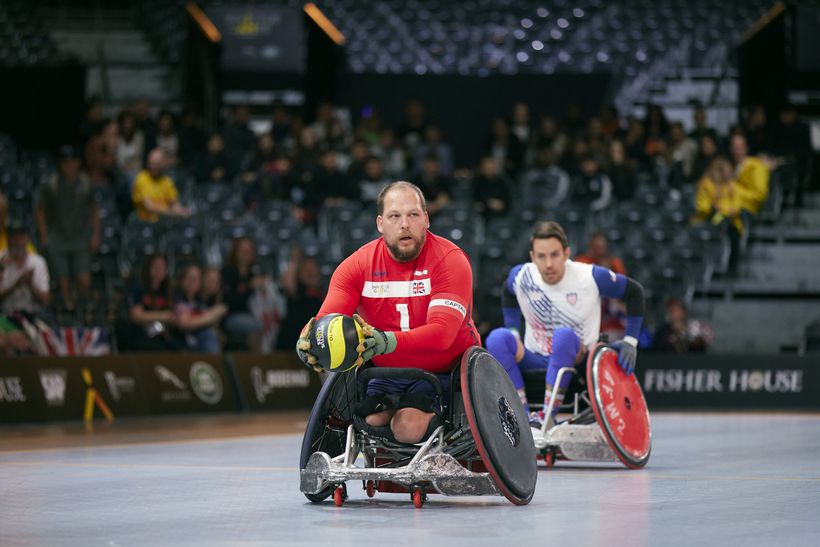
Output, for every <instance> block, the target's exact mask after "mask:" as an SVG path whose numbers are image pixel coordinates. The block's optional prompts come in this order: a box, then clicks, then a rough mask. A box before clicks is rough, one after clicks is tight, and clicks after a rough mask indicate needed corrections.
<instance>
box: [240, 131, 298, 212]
mask: <svg viewBox="0 0 820 547" xmlns="http://www.w3.org/2000/svg"><path fill="white" fill-rule="evenodd" d="M279 157H280V154H278V153H277V151H276V148H275V145H274V142H273V135H271V134H270V133H263V134H262V135H260V136H259V139H258V142H257V145H256V150H254V151H253V152H250V153H248V154H247V155H246V157H245V160H244V161H243V162H242V168H241V171H242V182H243V183H244V184H245V196H244V197H245V204H246V205H247V206H248V207H249V208H253V207H255V206H257V205H258V204H259V203H261V202H264V201H270V200H283V199H287V198H288V197H289V196H288V194H289V192H290V184H291V182H290V181H288V180H286V178H285V177H283V176H282V175H281V174H280V173H279V166H280V163H279V162H278V160H279Z"/></svg>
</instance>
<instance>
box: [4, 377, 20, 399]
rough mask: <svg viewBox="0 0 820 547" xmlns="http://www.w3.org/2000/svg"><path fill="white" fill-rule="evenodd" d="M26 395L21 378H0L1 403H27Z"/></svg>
mask: <svg viewBox="0 0 820 547" xmlns="http://www.w3.org/2000/svg"><path fill="white" fill-rule="evenodd" d="M25 402H26V394H25V393H24V391H23V382H22V380H21V379H20V377H19V376H0V403H25Z"/></svg>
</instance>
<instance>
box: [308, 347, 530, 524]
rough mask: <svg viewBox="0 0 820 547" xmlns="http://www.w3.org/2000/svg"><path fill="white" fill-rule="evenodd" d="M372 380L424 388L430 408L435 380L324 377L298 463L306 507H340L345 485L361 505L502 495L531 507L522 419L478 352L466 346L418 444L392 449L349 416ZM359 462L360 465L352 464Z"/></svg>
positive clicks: (408, 374) (386, 374)
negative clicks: (386, 498)
mask: <svg viewBox="0 0 820 547" xmlns="http://www.w3.org/2000/svg"><path fill="white" fill-rule="evenodd" d="M374 378H403V379H416V380H425V381H428V382H430V384H432V385H433V387H434V388H435V390H436V393H437V395H438V400H439V401H444V400H445V399H443V398H442V395H443V394H444V389H443V388H442V382H441V381H439V379H438V377H436V376H435V375H434V374H431V373H429V372H426V371H423V370H420V369H414V368H386V367H372V366H371V367H366V368H362V369H359V370H357V371H355V372H354V371H351V372H346V373H344V372H341V373H332V374H330V376H329V377H328V379H327V380H326V381H325V384H324V386H323V387H322V390H321V391H320V393H319V396H318V398H317V399H316V403H315V404H314V405H313V410H312V412H311V415H310V419H309V420H308V425H307V429H306V431H305V436H304V439H303V441H302V451H301V455H300V461H299V468H300V490H301V491H302V493H304V495H305V497H307V499H309V500H310V501H312V502H321V501H323V500H325V499H327V498H328V497H330V496H332V497H333V501H334V503H335V504H336V505H337V506H341V505H342V504H343V503H344V501H345V500H346V499H347V487H346V481H349V480H361V481H362V483H363V488H364V490H365V492H366V493H367V496H368V497H373V496H374V495H375V493H376V492H377V491H378V492H398V493H410V495H411V499H412V500H413V504H414V505H415V506H416V507H417V508H420V507H421V506H422V505H423V503H424V502H425V500H426V499H427V494H432V493H440V494H445V495H448V496H458V495H503V496H505V497H506V498H507V499H508V500H510V501H511V502H512V503H514V504H516V505H524V504H527V503H529V502H530V500H531V499H532V496H533V494H534V492H535V482H536V479H537V466H536V458H535V447H534V445H533V440H532V433H531V431H530V428H529V427H528V422H527V416H526V414H525V413H524V409H523V407H522V406H521V404H519V402H518V395H517V394H516V391H515V388H514V387H513V385H512V382H511V381H510V379H509V377H508V376H507V373H506V372H505V371H504V369H503V368H502V367H501V365H499V364H498V362H497V361H496V360H495V359H494V358H493V357H492V356H491V355H490V354H489V353H488V352H487V351H486V350H484V349H482V348H480V347H478V346H473V347H471V348H469V349H468V350H467V351H466V352H465V353H464V355H463V356H462V359H461V363H460V364H459V366H457V367H456V369H455V370H454V371H453V372H452V373H451V375H450V386H449V394H450V397H449V402H448V404H446V405H442V406H441V407H440V408H439V409H438V410H439V412H437V417H436V418H434V422H435V423H434V425H433V428H434V429H433V431H432V432H431V433H430V435H429V436H428V437H427V439H426V440H424V441H423V442H421V443H418V444H406V443H401V442H398V441H396V440H395V438H393V437H392V434H390V433H389V426H385V427H384V428H375V427H372V426H369V425H367V424H366V422H364V420H363V419H362V418H360V417H357V416H355V415H354V412H353V411H354V406H355V405H356V403H357V402H358V401H359V400H362V399H363V398H364V396H365V393H366V390H367V383H368V381H369V380H371V379H374ZM359 455H361V456H362V460H363V462H362V464H360V465H357V461H358V460H359Z"/></svg>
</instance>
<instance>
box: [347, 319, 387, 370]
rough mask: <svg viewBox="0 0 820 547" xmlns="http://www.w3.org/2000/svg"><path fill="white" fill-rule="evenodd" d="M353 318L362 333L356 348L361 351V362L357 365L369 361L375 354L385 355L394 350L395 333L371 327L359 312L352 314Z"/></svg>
mask: <svg viewBox="0 0 820 547" xmlns="http://www.w3.org/2000/svg"><path fill="white" fill-rule="evenodd" d="M353 319H355V320H356V322H357V323H358V324H359V326H360V327H361V328H362V334H364V340H362V342H361V343H360V344H359V347H357V348H356V351H358V352H359V353H361V357H360V359H361V362H359V363H358V365H361V364H362V363H364V362H367V361H370V360H371V359H373V357H375V356H376V355H386V354H388V353H393V352H394V351H396V344H397V343H398V341H397V340H396V335H395V333H392V332H390V331H383V330H379V329H377V328H374V327H371V326H370V325H368V324H367V323H366V322H365V320H364V319H362V318H361V317H360V316H359V314H355V315H353Z"/></svg>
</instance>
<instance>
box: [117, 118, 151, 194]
mask: <svg viewBox="0 0 820 547" xmlns="http://www.w3.org/2000/svg"><path fill="white" fill-rule="evenodd" d="M117 123H118V127H119V138H118V139H117V167H118V168H119V169H120V170H121V171H122V172H123V173H125V175H126V176H127V177H128V180H129V182H133V180H134V177H136V175H137V173H139V171H140V169H142V159H143V156H144V154H145V136H144V135H143V134H142V131H140V130H139V128H138V127H137V120H136V118H135V117H134V114H132V113H131V112H128V111H123V112H120V115H119V117H118V121H117Z"/></svg>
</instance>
